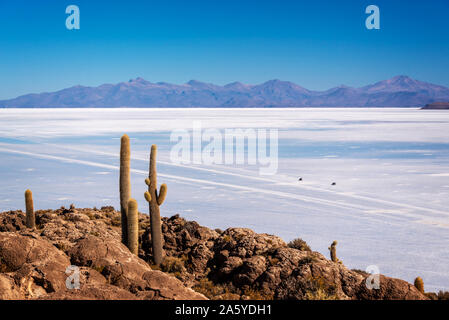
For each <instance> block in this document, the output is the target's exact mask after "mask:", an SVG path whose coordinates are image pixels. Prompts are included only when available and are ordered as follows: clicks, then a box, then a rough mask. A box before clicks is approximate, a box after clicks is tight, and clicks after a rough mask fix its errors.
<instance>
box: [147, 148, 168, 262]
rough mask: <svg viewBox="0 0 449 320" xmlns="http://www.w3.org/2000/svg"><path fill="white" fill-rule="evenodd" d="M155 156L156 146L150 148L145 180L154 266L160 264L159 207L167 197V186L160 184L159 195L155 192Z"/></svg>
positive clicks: (160, 234) (160, 233)
mask: <svg viewBox="0 0 449 320" xmlns="http://www.w3.org/2000/svg"><path fill="white" fill-rule="evenodd" d="M156 155H157V146H156V145H152V146H151V154H150V170H149V171H150V173H149V177H148V178H147V179H145V183H146V184H147V186H148V191H147V192H145V199H146V200H147V201H148V202H149V204H150V223H151V224H150V225H151V242H152V245H153V260H154V263H155V264H156V265H160V264H161V262H162V255H163V251H162V250H163V249H162V229H161V215H160V212H159V206H160V205H162V204H163V203H164V200H165V197H166V196H167V185H166V184H162V185H161V188H160V191H159V193H158V192H157V173H156Z"/></svg>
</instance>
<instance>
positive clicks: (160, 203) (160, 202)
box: [157, 183, 167, 206]
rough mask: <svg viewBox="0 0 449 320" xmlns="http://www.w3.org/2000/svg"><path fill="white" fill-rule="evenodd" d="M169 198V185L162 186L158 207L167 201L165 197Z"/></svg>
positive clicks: (158, 197)
mask: <svg viewBox="0 0 449 320" xmlns="http://www.w3.org/2000/svg"><path fill="white" fill-rule="evenodd" d="M166 196H167V185H166V184H165V183H164V184H162V185H161V188H160V191H159V194H158V196H157V204H158V206H160V205H162V204H163V203H164V201H165V197H166Z"/></svg>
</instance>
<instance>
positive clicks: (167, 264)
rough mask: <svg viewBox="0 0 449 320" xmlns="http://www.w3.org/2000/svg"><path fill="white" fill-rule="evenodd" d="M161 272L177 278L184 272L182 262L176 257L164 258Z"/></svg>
mask: <svg viewBox="0 0 449 320" xmlns="http://www.w3.org/2000/svg"><path fill="white" fill-rule="evenodd" d="M161 270H162V271H163V272H167V273H173V274H177V275H178V276H179V275H180V274H182V273H184V272H185V271H186V268H185V266H184V261H183V260H182V259H181V258H177V257H165V259H164V260H163V261H162V263H161Z"/></svg>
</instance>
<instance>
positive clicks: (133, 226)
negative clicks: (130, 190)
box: [128, 199, 139, 255]
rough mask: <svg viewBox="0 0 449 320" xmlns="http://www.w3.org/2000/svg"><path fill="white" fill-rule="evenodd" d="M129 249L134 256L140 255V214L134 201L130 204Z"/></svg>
mask: <svg viewBox="0 0 449 320" xmlns="http://www.w3.org/2000/svg"><path fill="white" fill-rule="evenodd" d="M128 248H129V251H131V252H132V253H133V254H135V255H138V254H139V212H138V207H137V201H136V200H134V199H130V200H129V202H128Z"/></svg>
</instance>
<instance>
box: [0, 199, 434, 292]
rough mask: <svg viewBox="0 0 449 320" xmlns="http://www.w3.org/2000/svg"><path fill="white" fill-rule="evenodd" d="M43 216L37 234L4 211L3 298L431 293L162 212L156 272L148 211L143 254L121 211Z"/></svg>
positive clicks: (245, 232)
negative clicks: (376, 283)
mask: <svg viewBox="0 0 449 320" xmlns="http://www.w3.org/2000/svg"><path fill="white" fill-rule="evenodd" d="M36 220H37V221H36V225H37V227H36V230H34V231H32V230H27V229H26V227H25V224H24V221H25V214H24V213H23V212H21V211H10V212H3V213H0V299H205V296H207V297H208V298H212V299H426V298H427V297H426V296H425V295H423V294H421V293H420V292H419V291H418V290H417V289H416V288H415V287H414V286H413V285H411V284H409V283H407V282H405V281H403V280H399V279H393V278H389V277H385V276H381V278H380V279H381V281H380V283H381V286H380V289H377V290H376V289H373V290H369V289H367V288H366V285H365V281H366V278H367V276H368V275H367V274H364V273H362V272H356V271H352V270H349V269H347V268H346V267H345V266H344V264H341V263H334V262H332V261H330V260H328V259H326V258H325V257H324V256H323V255H322V254H320V253H318V252H312V251H301V250H298V249H294V248H290V247H288V246H287V244H286V243H285V242H284V241H283V240H282V239H280V238H279V237H276V236H273V235H268V234H257V233H255V232H254V231H252V230H250V229H245V228H230V229H227V230H225V231H221V230H211V229H208V228H206V227H203V226H200V225H199V224H198V223H196V222H193V221H186V220H185V219H183V218H181V217H179V216H178V215H176V216H173V217H171V218H163V219H162V231H163V235H164V239H163V240H164V241H163V243H164V252H165V260H164V263H163V264H162V265H161V266H160V268H156V267H153V268H152V267H151V256H152V252H151V234H150V229H149V228H150V222H149V217H148V216H147V215H143V214H141V215H140V217H139V224H140V239H139V240H140V241H139V243H140V248H139V257H137V256H135V255H133V254H131V252H130V251H129V250H128V248H127V247H126V246H124V245H123V244H122V243H121V236H120V214H119V212H116V211H114V210H113V208H110V207H107V208H102V210H96V209H75V208H72V209H65V208H61V209H59V210H54V211H52V210H46V211H37V212H36ZM70 265H74V266H77V267H78V268H79V271H80V274H79V278H80V289H67V286H66V280H67V277H68V276H69V275H70V274H71V273H70V272H68V273H66V268H67V267H69V266H70ZM156 269H161V270H156ZM191 288H193V290H192V289H191ZM194 290H195V291H197V292H195V291H194ZM203 294H204V295H203Z"/></svg>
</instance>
